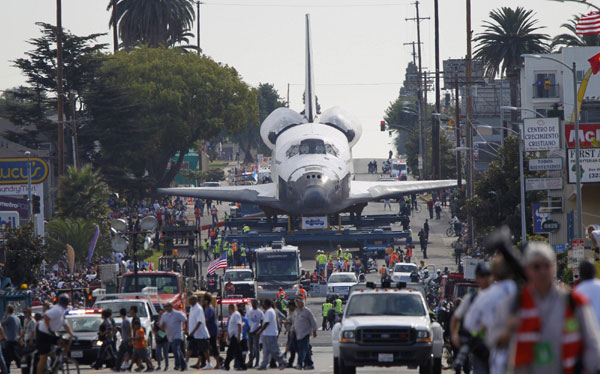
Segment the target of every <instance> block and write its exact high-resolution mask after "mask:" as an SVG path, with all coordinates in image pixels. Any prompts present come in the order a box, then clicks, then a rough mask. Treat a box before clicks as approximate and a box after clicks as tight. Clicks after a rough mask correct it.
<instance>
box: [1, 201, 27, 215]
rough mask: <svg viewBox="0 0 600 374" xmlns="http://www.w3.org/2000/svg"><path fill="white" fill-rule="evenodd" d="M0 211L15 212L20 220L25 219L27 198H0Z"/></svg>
mask: <svg viewBox="0 0 600 374" xmlns="http://www.w3.org/2000/svg"><path fill="white" fill-rule="evenodd" d="M0 211H3V212H5V211H16V212H19V215H20V216H21V217H22V218H27V215H28V213H29V212H28V209H27V198H22V199H19V198H15V197H7V196H0Z"/></svg>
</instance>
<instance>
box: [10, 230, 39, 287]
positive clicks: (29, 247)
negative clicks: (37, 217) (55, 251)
mask: <svg viewBox="0 0 600 374" xmlns="http://www.w3.org/2000/svg"><path fill="white" fill-rule="evenodd" d="M2 249H3V251H4V254H5V256H6V263H5V264H4V268H3V269H2V274H3V275H4V276H5V277H8V278H10V279H11V281H12V283H13V284H22V283H26V284H35V283H37V282H38V281H39V279H40V267H41V265H42V261H43V260H44V258H45V257H46V253H47V252H48V245H47V244H45V243H44V241H43V239H42V238H41V237H39V236H38V235H37V234H36V233H35V231H34V228H33V224H31V223H30V224H27V225H25V226H21V227H18V228H16V229H8V231H6V233H5V235H4V242H3V243H2Z"/></svg>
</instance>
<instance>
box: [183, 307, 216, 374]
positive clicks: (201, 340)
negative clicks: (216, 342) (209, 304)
mask: <svg viewBox="0 0 600 374" xmlns="http://www.w3.org/2000/svg"><path fill="white" fill-rule="evenodd" d="M188 302H189V304H190V315H189V318H188V326H187V335H188V340H189V342H190V349H189V350H188V355H189V354H190V353H191V354H193V355H196V356H197V357H198V362H197V363H196V365H192V367H193V368H194V369H200V361H201V360H202V356H204V359H205V360H206V365H205V366H203V367H202V370H209V369H212V368H213V366H212V365H211V363H210V359H209V355H208V349H209V347H210V344H209V340H208V339H209V337H210V336H209V335H208V329H207V328H206V322H205V319H204V310H203V309H202V307H201V306H200V304H198V298H197V297H196V296H191V297H190V298H189V300H188ZM187 358H188V359H189V356H188V357H187Z"/></svg>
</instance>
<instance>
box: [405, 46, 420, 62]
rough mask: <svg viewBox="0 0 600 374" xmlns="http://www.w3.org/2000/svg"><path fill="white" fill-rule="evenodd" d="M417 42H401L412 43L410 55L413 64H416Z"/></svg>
mask: <svg viewBox="0 0 600 374" xmlns="http://www.w3.org/2000/svg"><path fill="white" fill-rule="evenodd" d="M416 44H417V42H410V43H403V45H412V53H411V56H412V58H413V64H415V66H416V65H417V52H416V51H415V45H416Z"/></svg>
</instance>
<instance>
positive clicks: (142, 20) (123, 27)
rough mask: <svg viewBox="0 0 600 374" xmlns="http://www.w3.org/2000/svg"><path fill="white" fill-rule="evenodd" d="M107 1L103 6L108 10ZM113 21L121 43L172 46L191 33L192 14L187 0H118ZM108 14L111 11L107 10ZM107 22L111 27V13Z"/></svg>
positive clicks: (189, 1)
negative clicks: (116, 22)
mask: <svg viewBox="0 0 600 374" xmlns="http://www.w3.org/2000/svg"><path fill="white" fill-rule="evenodd" d="M112 6H113V1H110V2H109V4H108V7H107V10H111V9H112ZM116 7H117V12H116V13H117V16H116V18H117V21H118V29H119V36H120V37H121V40H122V42H123V47H125V48H126V49H131V48H133V47H135V46H136V45H138V44H146V45H148V46H150V47H153V48H157V47H158V46H161V45H162V46H165V47H172V46H174V45H176V44H178V43H182V42H185V43H187V41H188V38H189V37H190V36H192V34H191V33H190V32H189V31H190V30H191V28H192V26H193V22H194V18H195V14H194V7H193V4H192V1H191V0H118V1H117V3H116ZM111 14H112V13H111ZM109 24H110V25H111V26H112V27H114V25H115V19H114V17H113V16H112V15H111V19H110V22H109Z"/></svg>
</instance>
